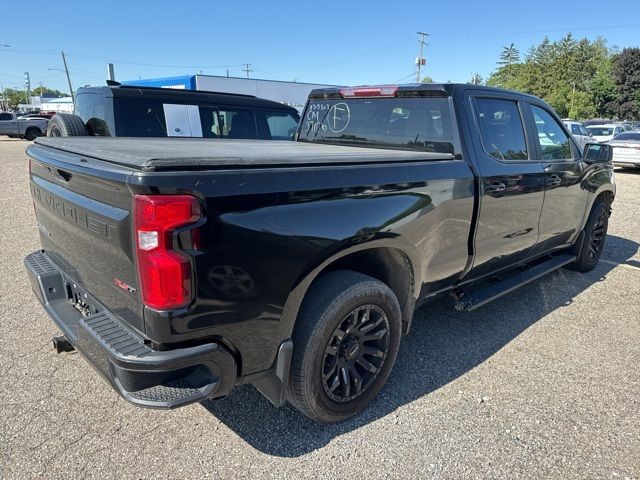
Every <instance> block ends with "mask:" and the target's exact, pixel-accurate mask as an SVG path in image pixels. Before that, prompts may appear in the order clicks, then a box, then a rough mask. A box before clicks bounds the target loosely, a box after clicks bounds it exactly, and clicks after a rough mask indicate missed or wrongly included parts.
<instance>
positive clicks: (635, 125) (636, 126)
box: [633, 122, 640, 130]
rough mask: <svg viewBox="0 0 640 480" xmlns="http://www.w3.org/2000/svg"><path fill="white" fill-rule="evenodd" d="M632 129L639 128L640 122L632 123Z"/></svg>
mask: <svg viewBox="0 0 640 480" xmlns="http://www.w3.org/2000/svg"><path fill="white" fill-rule="evenodd" d="M633 129H634V130H640V122H636V123H634V124H633Z"/></svg>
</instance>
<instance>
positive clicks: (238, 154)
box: [29, 137, 454, 170]
mask: <svg viewBox="0 0 640 480" xmlns="http://www.w3.org/2000/svg"><path fill="white" fill-rule="evenodd" d="M35 143H36V144H37V145H33V146H31V147H29V153H33V154H37V153H38V152H37V151H38V150H40V151H41V153H43V154H45V155H46V150H47V149H49V148H53V149H56V150H59V151H64V152H69V153H73V154H77V155H81V156H84V157H90V158H95V159H98V160H103V161H106V162H110V163H116V164H119V165H124V166H127V167H131V168H134V169H140V170H176V169H182V168H184V167H195V168H216V167H217V168H220V167H252V166H300V165H322V164H332V165H333V164H352V163H383V162H384V163H386V162H417V161H429V160H452V159H453V158H454V157H453V155H450V154H447V153H430V152H412V151H404V150H388V149H377V148H362V147H349V146H339V145H322V144H316V143H305V142H290V141H286V140H229V139H224V140H220V139H202V138H122V137H51V138H38V139H36V141H35Z"/></svg>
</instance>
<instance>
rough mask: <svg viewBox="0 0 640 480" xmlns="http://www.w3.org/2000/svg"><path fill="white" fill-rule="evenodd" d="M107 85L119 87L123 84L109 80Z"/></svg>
mask: <svg viewBox="0 0 640 480" xmlns="http://www.w3.org/2000/svg"><path fill="white" fill-rule="evenodd" d="M107 85H109V86H110V87H119V86H121V85H122V84H121V83H120V82H116V81H115V80H107Z"/></svg>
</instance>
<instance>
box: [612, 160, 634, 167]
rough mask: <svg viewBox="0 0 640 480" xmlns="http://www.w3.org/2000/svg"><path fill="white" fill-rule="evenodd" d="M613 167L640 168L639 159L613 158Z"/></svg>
mask: <svg viewBox="0 0 640 480" xmlns="http://www.w3.org/2000/svg"><path fill="white" fill-rule="evenodd" d="M613 166H614V167H640V158H638V159H628V160H627V159H626V158H614V159H613Z"/></svg>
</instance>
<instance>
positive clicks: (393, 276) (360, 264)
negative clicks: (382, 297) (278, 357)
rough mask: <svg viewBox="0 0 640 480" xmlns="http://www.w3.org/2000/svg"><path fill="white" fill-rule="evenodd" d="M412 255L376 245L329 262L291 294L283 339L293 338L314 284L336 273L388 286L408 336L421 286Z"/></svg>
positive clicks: (336, 257)
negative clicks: (299, 316) (362, 277)
mask: <svg viewBox="0 0 640 480" xmlns="http://www.w3.org/2000/svg"><path fill="white" fill-rule="evenodd" d="M372 243H373V242H372ZM362 247H364V248H362ZM409 251H410V250H409V249H405V248H399V247H398V246H389V245H387V244H377V245H367V246H359V247H354V248H351V249H347V250H343V251H341V252H339V253H338V254H335V255H333V256H331V257H329V258H327V259H326V260H325V261H323V262H322V263H320V264H319V265H318V266H317V267H316V268H314V269H313V270H312V271H311V272H309V273H308V274H307V275H305V276H304V277H303V278H301V279H300V280H299V281H298V282H297V283H296V287H295V288H294V289H293V290H292V291H291V293H290V294H289V297H288V299H287V301H286V303H285V306H284V309H283V314H282V321H283V329H284V332H283V338H290V337H291V335H292V334H293V331H294V329H295V325H296V320H297V317H298V313H299V311H300V308H301V306H302V302H303V301H304V299H305V297H306V295H307V293H308V292H309V289H310V288H311V286H312V285H313V283H314V282H316V281H317V280H319V279H320V278H322V276H323V275H325V274H327V273H329V272H333V271H336V270H346V271H353V272H357V273H361V274H363V275H367V276H370V277H372V278H375V279H377V280H380V281H381V282H383V283H384V284H386V285H387V286H388V287H389V288H390V289H391V290H392V291H393V293H394V294H395V295H396V297H397V299H398V302H399V304H400V308H401V311H402V326H403V329H402V330H403V333H407V332H408V330H409V328H410V326H411V319H412V317H413V312H414V309H415V304H416V296H417V293H418V289H419V286H420V285H421V282H422V279H421V276H420V274H419V272H420V270H419V268H417V267H418V263H417V260H416V255H415V254H414V255H411V254H410V253H409Z"/></svg>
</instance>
